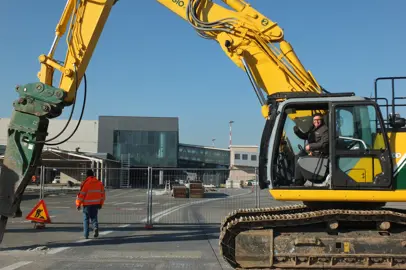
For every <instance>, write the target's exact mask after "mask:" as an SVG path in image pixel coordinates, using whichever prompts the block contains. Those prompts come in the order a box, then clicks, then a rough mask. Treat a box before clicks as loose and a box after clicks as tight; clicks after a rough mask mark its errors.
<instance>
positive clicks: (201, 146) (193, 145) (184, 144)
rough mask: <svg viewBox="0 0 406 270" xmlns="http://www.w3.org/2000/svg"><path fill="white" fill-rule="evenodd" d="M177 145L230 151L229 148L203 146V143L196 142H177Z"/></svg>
mask: <svg viewBox="0 0 406 270" xmlns="http://www.w3.org/2000/svg"><path fill="white" fill-rule="evenodd" d="M179 146H186V147H196V148H203V149H210V150H221V151H230V149H226V148H217V147H210V146H203V145H197V144H186V143H179Z"/></svg>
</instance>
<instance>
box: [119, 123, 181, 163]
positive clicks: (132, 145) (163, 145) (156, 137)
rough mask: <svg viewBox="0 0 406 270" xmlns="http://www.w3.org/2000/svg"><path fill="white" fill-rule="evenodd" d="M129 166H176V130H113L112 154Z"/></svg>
mask: <svg viewBox="0 0 406 270" xmlns="http://www.w3.org/2000/svg"><path fill="white" fill-rule="evenodd" d="M122 155H124V156H127V155H129V156H130V159H129V162H130V164H129V165H130V166H156V167H177V165H178V164H177V163H178V162H177V161H178V132H176V131H133V130H114V138H113V156H114V157H115V158H117V159H119V160H121V157H122Z"/></svg>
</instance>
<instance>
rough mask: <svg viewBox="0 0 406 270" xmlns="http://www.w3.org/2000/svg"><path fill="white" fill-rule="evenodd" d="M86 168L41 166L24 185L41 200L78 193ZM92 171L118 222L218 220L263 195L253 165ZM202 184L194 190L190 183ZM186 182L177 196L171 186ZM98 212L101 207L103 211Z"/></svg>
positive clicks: (258, 202) (260, 199) (257, 202)
mask: <svg viewBox="0 0 406 270" xmlns="http://www.w3.org/2000/svg"><path fill="white" fill-rule="evenodd" d="M86 170H87V168H68V167H60V168H50V167H43V166H42V167H40V168H39V170H38V171H37V174H36V175H37V179H40V184H39V185H38V184H36V183H33V184H31V185H29V186H28V187H27V190H30V189H31V190H32V189H34V190H39V196H40V199H42V198H44V197H46V196H48V195H50V194H54V196H55V195H56V196H58V194H66V193H71V194H72V196H74V194H77V192H78V191H79V189H80V183H82V181H83V180H85V179H86ZM94 172H95V176H96V177H98V179H99V180H101V181H102V182H103V184H104V186H105V188H106V192H107V199H106V205H107V206H108V205H110V206H111V207H115V209H116V210H117V213H116V214H115V217H113V219H114V220H115V221H117V223H124V222H125V223H144V224H145V225H146V226H148V227H151V226H152V225H153V224H183V223H220V222H221V221H222V219H223V218H224V216H226V215H227V214H228V213H230V212H232V211H233V210H236V209H239V208H251V207H260V206H261V203H263V201H264V199H265V200H266V199H267V198H268V197H267V196H262V195H261V194H264V192H266V191H260V190H259V188H258V175H257V169H256V168H253V167H246V168H233V169H223V168H220V169H200V168H198V169H190V168H154V167H148V168H109V169H106V168H103V170H97V169H94ZM194 182H197V183H202V185H203V187H204V193H203V194H200V195H199V194H198V193H196V194H198V195H196V194H195V193H194V190H193V183H194ZM176 186H183V187H186V190H187V195H186V196H184V197H183V198H182V197H176V196H174V195H176V194H174V192H173V191H174V187H176ZM102 213H103V212H102Z"/></svg>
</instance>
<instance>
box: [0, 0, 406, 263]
mask: <svg viewBox="0 0 406 270" xmlns="http://www.w3.org/2000/svg"><path fill="white" fill-rule="evenodd" d="M157 1H158V2H159V3H160V4H162V5H163V6H165V7H166V8H168V9H169V10H171V11H172V12H174V13H175V14H177V15H178V16H180V17H181V18H182V19H184V20H185V21H186V22H187V23H189V24H190V25H191V26H192V27H193V28H194V29H195V30H196V33H197V34H198V35H199V36H200V37H202V38H206V39H211V40H214V41H215V42H217V43H218V44H219V46H220V48H221V49H222V50H223V51H224V53H225V54H226V56H228V57H229V58H230V60H231V61H233V62H234V63H235V64H236V65H237V66H238V67H240V68H241V69H242V70H243V72H245V73H246V75H247V77H248V79H249V81H250V83H251V84H252V87H253V89H254V93H255V94H256V96H257V97H258V100H259V103H260V107H261V113H262V115H263V117H264V119H265V126H264V129H263V132H262V138H261V142H260V159H259V168H258V169H259V175H258V178H259V185H260V188H261V189H269V191H270V195H271V196H272V197H273V198H274V199H275V200H280V201H286V202H290V204H287V205H286V206H280V207H269V208H254V209H252V208H249V209H238V210H235V211H233V212H232V213H230V214H229V215H227V216H226V217H225V218H224V220H223V221H222V223H221V226H220V239H219V242H220V252H221V254H222V256H223V258H224V260H225V261H227V262H228V264H229V265H230V266H232V267H233V268H237V269H249V268H256V269H258V268H266V269H295V268H301V269H349V268H353V269H354V268H355V269H366V268H370V269H406V232H405V223H406V210H402V209H396V208H390V207H387V206H386V204H387V203H388V202H405V201H406V179H405V174H406V168H404V165H405V162H406V161H405V160H406V154H405V153H406V146H405V145H404V144H402V141H405V139H406V133H405V130H406V129H405V122H406V121H405V119H404V118H402V117H401V116H400V115H399V114H398V113H397V112H396V107H397V106H399V105H398V104H395V101H396V100H399V99H404V98H403V97H397V96H396V94H395V87H393V88H392V92H391V93H392V97H391V98H388V96H389V95H388V93H387V92H385V95H384V96H385V97H379V96H378V88H379V87H377V86H378V83H379V82H380V81H390V82H391V84H392V86H395V85H396V84H397V82H398V81H399V80H404V79H406V77H382V78H377V79H376V80H375V97H374V98H367V97H361V96H357V95H356V94H355V93H352V92H351V93H346V92H343V93H330V92H329V91H327V90H326V89H325V88H323V87H322V86H321V85H319V84H318V82H317V81H316V79H315V77H314V76H313V75H312V73H311V72H310V71H308V70H306V69H305V68H304V66H303V65H302V63H301V61H300V60H299V58H298V57H297V55H296V54H295V52H294V50H293V48H292V46H291V45H290V44H289V43H288V42H287V41H286V40H285V38H284V33H283V31H282V29H281V28H280V27H279V26H278V24H277V23H276V22H274V21H272V20H270V19H269V18H267V17H265V16H264V15H263V14H261V13H260V12H258V11H257V10H255V9H254V8H253V7H252V6H251V5H250V4H249V3H248V2H245V1H242V0H223V4H225V6H222V5H220V4H217V3H215V2H213V1H211V0H185V1H182V0H157ZM116 2H117V1H116V0H104V1H87V0H68V1H67V3H66V6H65V9H64V11H63V13H62V17H61V19H60V22H59V23H58V25H57V27H56V36H55V39H54V42H53V43H52V46H51V49H50V51H49V52H48V54H43V55H41V56H40V57H39V62H40V72H39V74H38V78H39V81H38V82H34V83H28V84H25V85H21V86H17V87H16V89H15V90H16V92H17V93H18V95H19V97H18V99H17V100H15V102H14V103H13V106H14V110H13V112H12V116H11V122H10V125H9V128H8V131H7V132H8V142H7V148H6V152H5V155H4V162H3V167H2V170H1V175H0V214H1V226H0V240H2V238H3V235H4V232H5V230H6V224H7V220H8V218H13V217H19V216H21V215H22V212H21V210H20V202H21V198H22V195H23V193H24V190H25V188H26V186H27V184H28V182H29V181H30V179H31V176H32V175H33V173H34V171H35V169H36V168H37V166H38V164H39V162H40V161H41V152H42V149H43V146H44V145H55V143H51V141H52V140H54V139H55V137H54V138H48V137H47V135H48V134H47V130H48V125H49V119H52V118H57V117H58V116H60V115H61V113H62V111H63V109H64V108H65V107H68V106H72V105H73V107H72V111H73V108H74V105H75V101H76V94H77V90H78V87H79V85H80V84H81V81H82V79H84V92H85V95H86V89H87V84H86V76H85V71H86V69H87V66H88V64H89V62H90V59H91V56H92V54H93V52H94V50H95V47H96V44H97V42H98V40H99V37H100V35H101V32H102V30H103V27H104V25H105V23H106V21H107V19H108V16H109V14H110V12H111V11H112V8H113V5H114V4H116ZM68 25H69V27H68ZM66 30H68V31H67V32H68V33H67V38H66V41H67V45H68V50H67V52H66V58H65V61H64V62H63V63H61V62H59V61H57V60H56V59H55V49H56V47H57V45H58V43H59V41H60V40H61V37H62V36H64V34H65V32H66ZM55 71H59V72H60V74H61V79H60V82H59V85H57V86H54V85H53V83H52V82H53V75H54V72H55ZM382 103H384V104H382ZM82 112H83V110H82ZM316 114H317V115H318V116H320V115H321V116H322V118H323V119H324V125H326V127H327V128H328V129H327V130H328V131H327V132H326V134H327V135H326V136H328V143H326V145H325V146H326V148H325V149H327V150H325V151H324V152H323V153H321V154H318V155H315V154H313V153H312V152H311V151H309V150H306V149H307V147H305V142H304V141H303V139H301V138H300V137H299V136H298V135H297V132H296V131H297V130H300V131H302V132H306V131H307V130H309V129H310V128H311V127H312V122H313V118H312V117H313V116H314V115H316ZM79 123H80V122H79ZM62 133H63V132H62V131H61V133H60V134H62ZM60 134H58V135H57V136H59V135H60ZM72 135H73V134H71V135H70V136H68V138H67V139H66V140H68V139H69V138H70V137H71V136H72ZM66 140H63V141H62V142H64V141H66ZM297 170H300V172H301V175H302V176H303V178H304V181H296V180H297V179H296V176H295V172H296V171H297ZM297 202H301V203H299V204H295V203H297Z"/></svg>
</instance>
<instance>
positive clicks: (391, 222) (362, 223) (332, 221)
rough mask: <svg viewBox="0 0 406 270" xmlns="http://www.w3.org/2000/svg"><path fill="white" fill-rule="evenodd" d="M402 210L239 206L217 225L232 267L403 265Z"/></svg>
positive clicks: (405, 251)
mask: <svg viewBox="0 0 406 270" xmlns="http://www.w3.org/2000/svg"><path fill="white" fill-rule="evenodd" d="M405 225H406V210H400V209H392V208H382V209H379V210H376V209H373V210H355V209H327V210H312V209H310V208H308V207H306V206H305V205H288V206H282V207H273V208H262V209H261V208H258V209H240V210H238V211H234V212H232V213H231V214H230V215H229V216H227V217H226V218H225V220H224V221H223V223H222V225H221V233H220V253H221V254H222V256H223V258H224V259H225V260H226V261H227V262H228V263H229V264H230V265H231V266H232V267H233V268H235V269H366V268H371V269H406V230H405V228H406V226H405Z"/></svg>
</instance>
